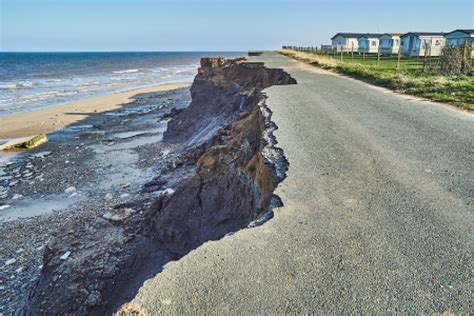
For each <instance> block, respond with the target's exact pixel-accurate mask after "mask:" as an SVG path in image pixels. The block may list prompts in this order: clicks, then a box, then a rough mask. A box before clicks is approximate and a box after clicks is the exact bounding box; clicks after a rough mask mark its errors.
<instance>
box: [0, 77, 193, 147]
mask: <svg viewBox="0 0 474 316" xmlns="http://www.w3.org/2000/svg"><path fill="white" fill-rule="evenodd" d="M189 86H190V84H189V83H170V84H161V85H156V86H150V87H146V88H141V89H132V90H129V91H125V92H120V93H114V94H110V95H105V96H99V97H94V98H89V99H83V100H78V101H74V102H71V103H67V104H64V105H59V106H55V107H49V108H44V109H39V110H35V111H31V112H22V113H16V114H12V115H6V116H0V121H1V124H0V138H17V137H25V136H31V135H35V134H39V133H50V132H52V131H54V130H57V129H59V128H62V127H65V126H67V125H69V124H72V123H74V122H78V121H80V120H82V119H85V118H86V117H88V116H89V115H91V114H94V113H101V112H106V111H111V110H114V109H117V108H119V107H120V106H121V105H122V104H124V103H127V102H130V101H132V100H131V98H132V97H133V96H134V95H137V94H140V93H148V92H155V91H166V90H175V89H180V88H186V87H189Z"/></svg>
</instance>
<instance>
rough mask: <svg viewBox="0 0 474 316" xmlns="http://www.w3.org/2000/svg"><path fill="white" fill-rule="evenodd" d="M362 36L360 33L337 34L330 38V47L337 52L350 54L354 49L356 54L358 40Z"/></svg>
mask: <svg viewBox="0 0 474 316" xmlns="http://www.w3.org/2000/svg"><path fill="white" fill-rule="evenodd" d="M362 35H364V34H362V33H337V34H336V35H334V36H333V37H331V41H332V46H333V47H335V48H336V49H337V51H338V52H340V51H343V52H350V51H352V49H354V52H357V49H358V47H359V46H358V42H357V40H358V38H359V37H360V36H362Z"/></svg>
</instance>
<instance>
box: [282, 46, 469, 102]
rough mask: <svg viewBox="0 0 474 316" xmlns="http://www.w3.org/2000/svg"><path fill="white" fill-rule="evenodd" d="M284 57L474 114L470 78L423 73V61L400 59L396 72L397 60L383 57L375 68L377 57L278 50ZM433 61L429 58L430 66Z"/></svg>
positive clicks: (418, 59) (419, 59) (434, 61)
mask: <svg viewBox="0 0 474 316" xmlns="http://www.w3.org/2000/svg"><path fill="white" fill-rule="evenodd" d="M279 53H280V54H282V55H286V56H289V57H292V58H295V59H297V60H300V61H303V62H305V63H308V64H311V65H314V66H318V67H321V68H324V69H329V70H334V71H336V72H339V73H342V74H346V75H349V76H351V77H354V78H357V79H360V80H363V81H366V82H369V83H372V84H375V85H378V86H383V87H386V88H389V89H392V90H395V91H397V92H401V93H406V94H412V95H416V96H421V97H424V98H428V99H430V100H433V101H439V102H446V103H450V104H453V105H455V106H457V107H459V108H462V109H466V110H469V111H474V76H473V74H469V75H459V76H444V75H441V74H439V73H436V72H425V71H423V59H422V58H417V59H403V60H402V61H401V63H400V69H396V64H397V57H383V58H381V60H380V64H379V65H378V66H377V57H376V56H373V55H372V56H370V55H367V56H366V58H365V61H363V57H362V56H361V55H356V54H354V58H353V60H352V59H351V55H350V54H346V55H344V58H343V61H341V60H340V56H336V57H334V56H333V55H321V54H315V53H306V52H297V51H293V50H282V51H279ZM436 62H437V61H436V60H435V59H434V58H433V59H432V60H431V63H432V65H435V63H436Z"/></svg>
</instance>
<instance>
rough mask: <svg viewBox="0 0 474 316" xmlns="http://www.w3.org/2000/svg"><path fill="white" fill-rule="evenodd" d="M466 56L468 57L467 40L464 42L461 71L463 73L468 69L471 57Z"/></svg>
mask: <svg viewBox="0 0 474 316" xmlns="http://www.w3.org/2000/svg"><path fill="white" fill-rule="evenodd" d="M466 55H467V40H465V41H464V45H463V48H462V61H461V71H462V72H463V73H465V72H466V70H467V67H468V66H467V64H468V62H469V56H466ZM469 55H470V54H469Z"/></svg>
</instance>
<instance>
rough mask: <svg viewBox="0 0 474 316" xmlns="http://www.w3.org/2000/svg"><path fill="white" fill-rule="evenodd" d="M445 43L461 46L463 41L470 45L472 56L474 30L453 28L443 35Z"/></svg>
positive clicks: (473, 51)
mask: <svg viewBox="0 0 474 316" xmlns="http://www.w3.org/2000/svg"><path fill="white" fill-rule="evenodd" d="M444 38H445V39H446V45H449V46H456V47H461V46H463V45H464V42H466V41H467V42H468V45H470V46H471V57H473V58H474V49H473V48H474V30H455V31H452V32H450V33H447V34H445V35H444Z"/></svg>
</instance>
